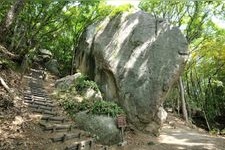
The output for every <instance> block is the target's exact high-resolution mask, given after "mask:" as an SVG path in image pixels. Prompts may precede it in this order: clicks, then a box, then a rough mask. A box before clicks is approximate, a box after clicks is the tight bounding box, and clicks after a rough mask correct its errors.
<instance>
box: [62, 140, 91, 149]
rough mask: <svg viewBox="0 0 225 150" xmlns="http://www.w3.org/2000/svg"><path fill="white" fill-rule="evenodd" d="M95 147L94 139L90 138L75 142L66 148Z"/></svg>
mask: <svg viewBox="0 0 225 150" xmlns="http://www.w3.org/2000/svg"><path fill="white" fill-rule="evenodd" d="M93 147H94V140H93V139H88V140H83V141H79V142H75V143H73V144H72V145H71V146H67V147H66V150H83V149H88V150H91V149H93Z"/></svg>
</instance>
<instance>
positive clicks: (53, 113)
mask: <svg viewBox="0 0 225 150" xmlns="http://www.w3.org/2000/svg"><path fill="white" fill-rule="evenodd" d="M32 111H33V112H36V113H41V114H47V115H53V116H56V115H57V113H56V112H52V111H48V110H39V109H33V110H32Z"/></svg>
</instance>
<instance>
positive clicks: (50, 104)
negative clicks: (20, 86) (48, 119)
mask: <svg viewBox="0 0 225 150" xmlns="http://www.w3.org/2000/svg"><path fill="white" fill-rule="evenodd" d="M24 103H29V104H36V105H41V106H49V107H55V106H56V105H54V104H52V103H47V102H39V101H35V100H33V101H31V100H25V101H24Z"/></svg>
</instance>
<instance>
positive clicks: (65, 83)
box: [55, 73, 81, 90]
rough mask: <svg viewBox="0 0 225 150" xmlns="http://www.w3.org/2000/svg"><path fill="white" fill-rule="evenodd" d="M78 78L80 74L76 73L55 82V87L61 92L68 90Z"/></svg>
mask: <svg viewBox="0 0 225 150" xmlns="http://www.w3.org/2000/svg"><path fill="white" fill-rule="evenodd" d="M80 76H81V73H76V74H74V75H69V76H66V77H64V78H61V79H58V80H56V83H55V87H56V88H58V89H61V90H63V89H68V88H70V87H71V86H72V85H73V84H74V82H75V80H76V79H77V78H78V77H80Z"/></svg>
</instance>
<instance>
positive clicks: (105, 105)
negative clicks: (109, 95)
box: [91, 101, 124, 117]
mask: <svg viewBox="0 0 225 150" xmlns="http://www.w3.org/2000/svg"><path fill="white" fill-rule="evenodd" d="M91 113H93V114H97V115H109V116H112V117H116V116H117V115H119V114H123V113H124V112H123V110H122V109H121V108H120V107H118V105H117V104H116V103H114V102H109V101H96V102H94V104H93V107H92V109H91Z"/></svg>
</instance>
